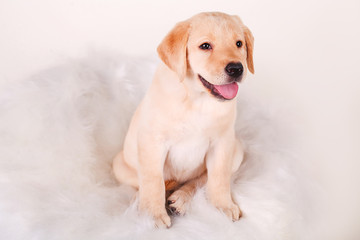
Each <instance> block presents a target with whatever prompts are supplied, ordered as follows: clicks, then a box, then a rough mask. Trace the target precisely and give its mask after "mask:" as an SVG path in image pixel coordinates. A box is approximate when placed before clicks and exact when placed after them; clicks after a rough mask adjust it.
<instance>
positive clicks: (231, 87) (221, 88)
mask: <svg viewBox="0 0 360 240" xmlns="http://www.w3.org/2000/svg"><path fill="white" fill-rule="evenodd" d="M198 76H199V79H200V81H201V83H202V84H203V85H204V87H205V88H206V89H208V90H209V91H210V93H211V94H212V95H213V96H215V97H217V98H219V99H222V100H231V99H233V98H235V97H236V94H237V92H238V88H239V87H238V84H237V83H236V82H231V83H228V84H222V85H215V84H211V83H209V82H208V81H206V80H205V78H203V77H202V76H201V75H200V74H198Z"/></svg>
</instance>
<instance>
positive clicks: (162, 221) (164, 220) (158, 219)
mask: <svg viewBox="0 0 360 240" xmlns="http://www.w3.org/2000/svg"><path fill="white" fill-rule="evenodd" d="M153 218H154V220H155V227H157V228H165V227H167V228H168V227H170V226H171V220H170V217H169V215H167V213H166V211H165V213H161V214H157V215H154V216H153Z"/></svg>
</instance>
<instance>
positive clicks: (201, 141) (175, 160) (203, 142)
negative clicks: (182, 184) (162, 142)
mask: <svg viewBox="0 0 360 240" xmlns="http://www.w3.org/2000/svg"><path fill="white" fill-rule="evenodd" d="M209 145H210V141H209V139H208V138H206V137H204V136H202V135H200V134H196V133H195V134H188V135H186V136H183V138H181V139H176V140H174V141H173V142H172V144H171V145H170V146H169V152H168V155H167V159H166V162H165V169H164V170H165V178H167V179H175V180H178V181H186V180H188V179H191V178H193V177H196V176H198V175H200V174H201V173H202V172H203V171H204V170H205V155H206V152H207V151H208V149H209Z"/></svg>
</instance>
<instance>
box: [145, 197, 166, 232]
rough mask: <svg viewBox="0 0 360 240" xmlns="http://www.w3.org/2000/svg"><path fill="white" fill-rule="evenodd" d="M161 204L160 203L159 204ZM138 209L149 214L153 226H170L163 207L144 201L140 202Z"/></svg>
mask: <svg viewBox="0 0 360 240" xmlns="http://www.w3.org/2000/svg"><path fill="white" fill-rule="evenodd" d="M159 205H162V204H159ZM139 211H140V212H141V213H144V214H146V215H149V216H150V217H152V219H154V221H155V227H157V228H164V227H170V226H171V220H170V217H169V215H168V214H167V212H166V209H165V207H160V206H155V207H154V206H152V205H150V204H144V202H140V204H139Z"/></svg>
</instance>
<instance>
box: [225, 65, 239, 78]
mask: <svg viewBox="0 0 360 240" xmlns="http://www.w3.org/2000/svg"><path fill="white" fill-rule="evenodd" d="M225 72H226V74H227V75H228V76H230V77H233V78H237V77H240V75H241V74H242V73H243V72H244V67H243V65H242V64H241V63H240V62H237V63H229V64H228V65H227V66H226V67H225Z"/></svg>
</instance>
